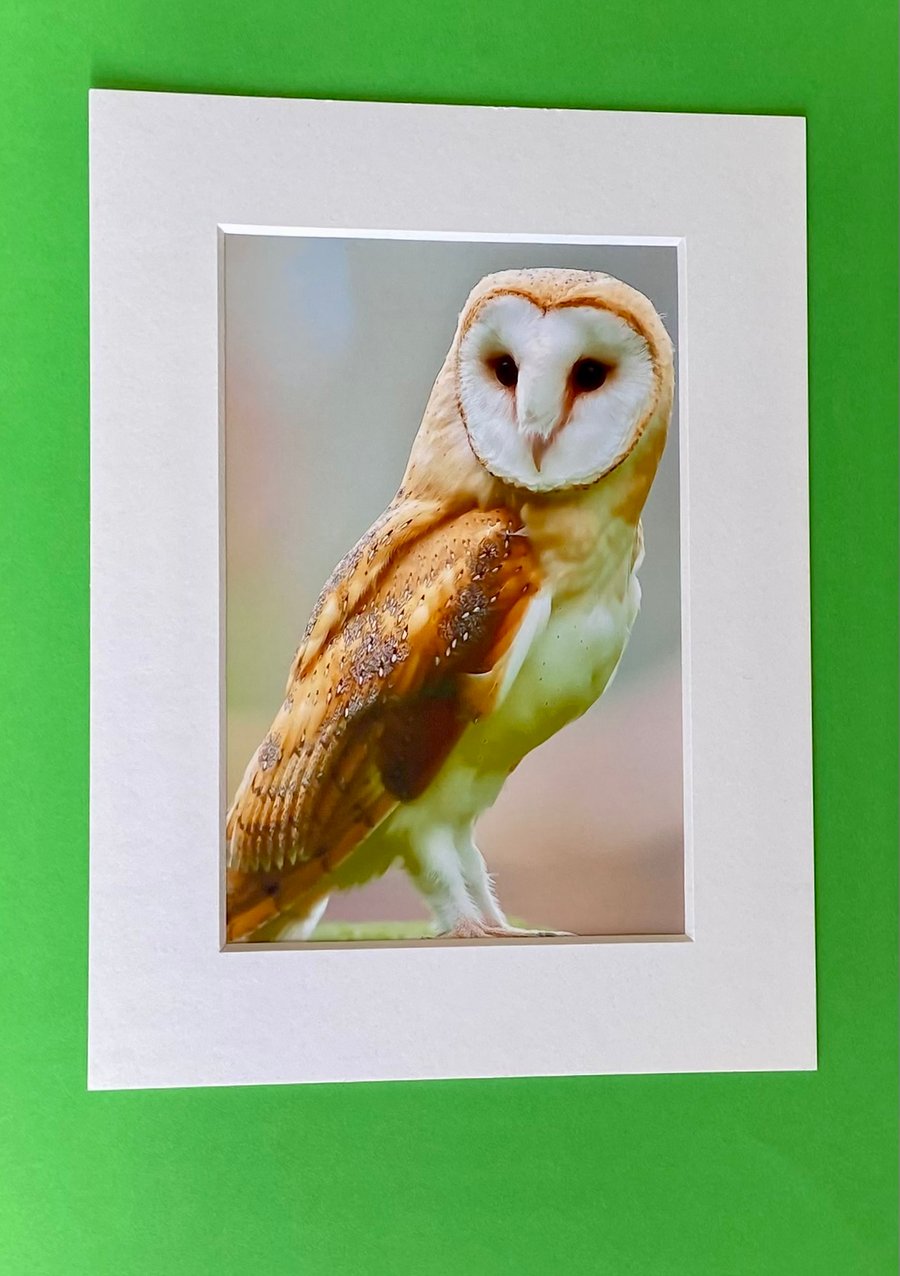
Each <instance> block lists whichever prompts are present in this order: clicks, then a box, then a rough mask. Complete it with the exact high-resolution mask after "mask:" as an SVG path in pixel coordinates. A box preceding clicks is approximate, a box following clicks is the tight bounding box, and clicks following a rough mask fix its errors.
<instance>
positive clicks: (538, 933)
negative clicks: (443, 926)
mask: <svg viewBox="0 0 900 1276" xmlns="http://www.w3.org/2000/svg"><path fill="white" fill-rule="evenodd" d="M437 938H438V939H561V938H573V932H572V931H570V930H529V929H528V928H526V927H524V926H509V925H505V926H489V925H487V924H486V923H485V922H478V921H474V920H473V919H472V918H469V917H466V918H461V919H460V920H459V921H458V922H457V923H456V925H455V926H454V927H453V928H452V930H446V931H442V932H441V933H440V934H439V935H438V936H437Z"/></svg>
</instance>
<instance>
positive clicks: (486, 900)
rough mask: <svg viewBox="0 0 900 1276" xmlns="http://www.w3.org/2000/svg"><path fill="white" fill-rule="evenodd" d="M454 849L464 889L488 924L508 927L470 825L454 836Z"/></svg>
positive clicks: (501, 927)
mask: <svg viewBox="0 0 900 1276" xmlns="http://www.w3.org/2000/svg"><path fill="white" fill-rule="evenodd" d="M456 849H457V852H458V854H459V862H460V866H461V868H462V874H463V880H464V882H465V884H466V890H467V891H468V892H469V895H470V896H471V898H472V901H473V902H474V904H475V906H476V907H477V908H478V910H479V912H480V913H481V916H482V918H483V919H484V921H485V922H486V923H487V925H488V926H492V927H498V928H499V929H501V930H503V929H508V928H509V922H508V921H507V920H506V916H505V914H504V912H503V909H502V908H501V907H500V901H499V900H498V899H497V895H496V892H495V890H494V881H493V878H492V877H491V875H490V873H489V872H488V870H487V865H486V864H485V862H484V856H483V855H482V854H481V851H479V849H478V847H477V846H476V845H475V842H474V841H473V838H472V827H471V825H470V826H469V827H468V828H466V829H463V830H461V831H460V832H459V833H458V834H457V837H456Z"/></svg>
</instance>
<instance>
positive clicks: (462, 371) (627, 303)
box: [226, 269, 674, 942]
mask: <svg viewBox="0 0 900 1276" xmlns="http://www.w3.org/2000/svg"><path fill="white" fill-rule="evenodd" d="M673 384H674V370H673V354H672V345H671V342H670V339H669V336H668V334H667V332H666V330H665V327H664V326H663V323H662V321H661V319H660V317H659V315H658V314H657V313H656V311H655V309H654V307H653V305H652V304H651V303H650V301H649V300H648V299H647V298H646V297H645V296H643V295H642V294H641V293H639V292H637V291H636V290H635V289H634V288H631V287H629V286H628V285H627V284H625V283H622V282H620V281H619V280H617V279H614V278H612V277H611V276H609V275H604V274H600V273H594V272H585V271H578V270H559V269H534V270H513V271H504V272H501V273H499V274H492V275H488V276H487V277H485V278H484V279H482V280H481V281H480V282H479V283H478V284H477V285H476V286H475V287H474V289H473V290H472V292H471V293H470V295H469V297H468V300H467V301H466V304H465V306H464V307H463V310H462V313H461V314H460V317H459V321H458V324H457V328H456V333H455V335H454V338H453V342H452V344H451V346H450V350H449V352H448V354H447V357H446V359H445V361H444V363H443V366H442V367H441V370H440V372H439V373H438V375H437V379H436V380H435V382H434V386H433V389H432V391H431V395H430V397H429V399H428V403H427V406H426V409H425V414H424V417H423V419H422V423H421V425H420V427H419V430H418V433H417V435H416V437H415V440H414V442H413V446H412V450H411V453H410V457H409V462H408V465H407V468H406V472H405V474H404V475H403V478H402V481H401V484H400V488H399V490H398V492H397V494H396V496H395V497H394V499H393V500H392V501H391V503H390V505H389V506H388V508H387V509H386V510H385V512H384V513H383V514H382V515H381V517H380V518H378V519H377V520H376V521H375V523H374V524H373V526H372V527H371V528H370V529H369V531H368V532H366V534H365V535H364V536H363V537H362V539H361V540H360V541H359V543H358V544H357V545H356V546H355V547H354V548H353V549H351V550H350V552H349V553H348V554H347V555H346V556H345V557H344V558H343V559H342V561H341V562H340V563H339V564H338V566H337V567H336V568H335V570H334V572H333V573H332V575H331V578H330V579H329V580H328V582H327V584H326V585H325V587H324V589H323V591H322V594H321V596H320V598H319V600H318V602H317V603H316V606H315V608H314V610H313V613H312V616H311V617H310V620H309V624H308V626H307V628H306V632H305V634H304V636H303V639H302V641H301V643H300V646H299V648H298V650H297V652H296V655H295V657H294V661H293V664H292V666H291V669H290V674H289V676H288V681H287V687H286V691H285V698H284V702H283V704H282V705H281V707H280V709H279V710H278V712H277V713H276V715H275V719H274V721H273V723H272V726H271V728H270V730H269V732H268V733H267V735H266V737H265V739H264V740H263V741H262V743H261V744H260V746H259V748H258V749H257V750H256V752H255V753H254V755H253V757H252V758H251V759H250V762H249V765H248V766H247V769H246V772H245V774H244V776H243V779H242V780H241V782H240V784H239V786H238V789H237V792H236V794H235V797H234V801H233V803H232V805H231V808H230V810H229V812H228V816H227V820H226V857H227V888H226V914H227V921H226V934H227V938H228V940H229V941H231V942H235V941H245V940H250V941H259V940H272V939H304V938H308V937H309V936H310V935H311V934H312V932H313V930H314V929H315V926H316V924H317V922H318V920H319V919H320V917H321V916H322V913H323V911H324V909H325V907H326V904H327V902H328V898H329V896H330V895H331V894H332V893H333V892H334V891H341V890H346V889H348V888H350V887H356V886H360V885H362V884H363V883H365V882H367V881H369V880H371V879H372V878H374V877H376V876H378V875H380V874H383V873H384V872H385V871H386V870H387V869H388V868H389V867H390V866H391V865H392V864H395V863H397V864H399V865H401V866H402V867H403V868H404V869H405V871H406V872H407V873H408V874H409V876H410V878H411V879H412V882H413V883H414V885H415V886H416V887H417V888H418V890H419V891H420V892H421V894H422V896H423V897H424V900H425V901H426V903H427V904H428V906H429V909H430V911H431V913H432V915H433V917H434V924H435V931H436V933H437V934H440V935H443V936H447V937H451V938H459V939H485V938H498V937H504V936H520V935H527V934H549V933H552V932H547V931H540V932H535V931H525V930H521V929H519V928H518V927H516V926H513V925H511V924H510V922H509V921H508V920H507V918H506V916H505V915H504V912H503V910H502V908H501V906H500V903H499V902H498V898H497V895H496V893H495V889H494V884H493V881H492V879H491V877H490V875H489V873H488V870H487V868H486V865H485V861H484V859H483V857H482V855H481V852H480V851H479V849H478V847H477V846H476V844H475V840H474V836H473V830H474V826H475V824H476V822H477V820H478V818H479V816H480V815H481V814H482V812H483V811H485V810H486V809H487V808H488V807H489V806H490V805H491V804H492V803H493V802H494V801H495V800H496V798H497V796H498V794H499V793H500V790H501V789H502V787H503V784H504V782H505V781H506V779H507V777H508V776H509V774H510V772H511V771H512V770H513V769H514V767H515V766H516V765H517V764H518V763H519V762H520V761H521V759H522V758H523V757H524V756H525V755H526V754H527V753H528V752H530V751H531V750H532V749H535V748H536V747H538V746H539V745H540V744H541V743H542V742H543V741H545V740H547V739H548V738H549V737H550V736H551V735H553V734H554V733H555V732H557V731H559V730H560V729H561V728H562V727H564V726H565V725H566V724H567V723H568V722H571V721H572V720H573V719H575V718H577V717H578V716H579V715H581V714H583V713H584V712H585V710H586V709H588V708H589V706H590V705H592V704H593V703H594V701H596V700H597V698H598V697H599V696H600V695H601V694H602V692H603V690H604V688H605V687H607V686H608V684H609V681H610V679H611V678H612V676H613V674H614V672H615V669H616V666H617V665H618V663H619V660H620V658H621V656H622V653H623V651H624V649H625V645H626V643H627V642H628V638H629V635H630V633H631V629H632V626H633V624H634V621H635V618H636V616H637V613H638V608H639V606H640V587H639V584H638V580H637V570H638V567H639V566H640V563H641V559H642V557H643V537H642V532H641V510H642V508H643V506H644V503H645V501H646V499H647V494H648V492H649V491H650V487H651V484H652V483H653V479H654V476H655V474H656V470H657V466H658V464H659V460H660V457H661V454H662V451H663V448H664V445H665V441H666V432H667V428H668V424H669V419H670V416H671V411H672V400H673ZM547 849H548V854H552V847H548V848H547Z"/></svg>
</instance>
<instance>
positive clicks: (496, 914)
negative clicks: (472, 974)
mask: <svg viewBox="0 0 900 1276" xmlns="http://www.w3.org/2000/svg"><path fill="white" fill-rule="evenodd" d="M457 849H458V851H459V859H460V864H461V865H462V871H463V878H464V879H465V883H466V889H467V890H468V892H469V895H470V896H471V897H472V899H473V901H474V902H475V904H476V906H477V907H478V909H479V911H480V913H481V915H482V917H483V919H484V930H485V932H486V934H487V935H489V936H490V937H491V938H503V937H504V936H510V937H515V936H516V935H518V936H526V937H528V936H531V937H532V938H539V937H547V936H551V935H568V934H569V932H568V931H565V930H528V929H526V928H525V927H522V926H513V925H511V923H510V922H508V921H507V919H506V915H505V913H504V912H503V909H502V908H501V907H500V903H499V900H498V899H497V894H496V891H495V890H494V881H493V878H492V877H491V875H490V873H489V872H488V870H487V865H486V864H485V862H484V856H483V855H482V854H481V851H479V849H478V847H477V846H476V845H475V842H474V839H473V836H472V826H471V825H469V827H468V828H466V829H464V830H461V831H460V833H459V835H458V837H457Z"/></svg>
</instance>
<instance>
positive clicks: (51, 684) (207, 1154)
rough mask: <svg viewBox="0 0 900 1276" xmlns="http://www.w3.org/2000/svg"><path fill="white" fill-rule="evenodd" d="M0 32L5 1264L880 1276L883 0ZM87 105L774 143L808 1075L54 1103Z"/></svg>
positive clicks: (1, 1212) (78, 1065) (382, 7)
mask: <svg viewBox="0 0 900 1276" xmlns="http://www.w3.org/2000/svg"><path fill="white" fill-rule="evenodd" d="M0 19H2V26H0V95H2V106H0V120H2V126H3V138H2V146H0V207H2V210H3V212H2V217H3V227H2V236H0V263H2V265H0V378H2V386H0V419H2V425H3V446H2V459H0V484H2V491H0V520H2V530H0V545H2V554H3V563H2V572H0V580H2V588H3V591H4V595H5V596H4V599H3V603H2V607H0V628H2V647H0V662H2V668H3V674H4V690H3V695H2V697H0V715H2V719H0V721H2V726H0V732H2V742H3V764H4V768H3V778H4V783H3V798H4V800H3V804H2V820H0V850H2V881H0V901H2V902H0V912H2V921H0V979H2V999H3V1009H4V1019H3V1029H2V1047H0V1049H2V1078H3V1086H4V1091H3V1094H2V1098H0V1123H2V1132H0V1157H2V1165H3V1168H2V1184H0V1271H2V1272H3V1273H10V1274H11V1276H20V1274H21V1276H38V1274H39V1273H65V1274H66V1276H69V1274H71V1276H80V1274H81V1273H92V1274H99V1276H107V1274H109V1276H111V1274H113V1273H115V1274H116V1276H118V1274H120V1273H121V1274H123V1276H132V1273H148V1274H149V1273H152V1274H153V1276H168V1274H169V1273H190V1274H193V1273H207V1272H208V1273H210V1274H212V1273H217V1274H218V1273H225V1274H228V1276H231V1274H232V1273H239V1272H248V1271H249V1272H255V1271H258V1272H297V1273H302V1274H303V1276H306V1274H307V1273H316V1274H318V1273H322V1274H323V1276H325V1274H326V1273H327V1274H329V1276H369V1274H370V1273H371V1274H380V1273H386V1274H390V1276H406V1274H407V1273H441V1274H443V1273H448V1274H449V1273H469V1272H471V1273H507V1272H509V1273H512V1272H517V1273H557V1272H558V1273H560V1274H562V1273H567V1274H568V1273H575V1274H577V1276H580V1274H582V1273H585V1274H588V1273H590V1274H593V1273H610V1274H612V1276H630V1274H631V1273H636V1274H639V1276H668V1274H670V1273H672V1274H678V1276H681V1274H682V1273H685V1274H687V1273H692V1274H693V1273H704V1274H705V1273H711V1274H715V1276H738V1274H743V1273H754V1274H759V1276H780V1274H781V1273H784V1274H785V1276H788V1274H789V1276H803V1274H805V1273H816V1274H817V1276H819V1274H822V1273H826V1274H831V1273H835V1276H855V1274H857V1273H859V1276H881V1274H882V1273H888V1272H891V1273H893V1272H894V1271H895V1270H896V1249H895V1239H896V1238H895V1231H894V1225H893V1222H892V1216H893V1214H894V1211H895V1208H896V1192H897V1181H896V1170H895V1161H896V1136H897V1128H896V1115H895V1109H896V1104H895V1100H896V1063H897V1057H896V1042H897V1017H896V1001H895V981H896V916H897V908H896V901H897V875H896V829H897V809H896V798H895V783H896V764H897V736H896V705H897V695H896V692H897V677H896V649H897V646H896V640H897V629H896V624H897V622H896V615H897V612H896V581H897V572H896V568H897V553H896V551H897V523H896V495H895V483H896V473H897V454H896V406H897V399H896V355H897V304H896V286H897V251H896V250H897V149H896V147H897V124H896V118H897V117H896V100H897V81H896V49H897V28H896V8H895V3H894V0H866V3H865V4H862V5H858V6H854V7H852V8H851V7H850V6H848V5H847V4H846V2H845V0H844V2H842V3H837V0H820V2H819V3H818V4H816V5H811V4H810V3H809V0H741V2H740V3H724V2H722V0H720V2H719V3H705V2H704V0H682V2H681V3H680V4H671V3H670V4H666V3H664V2H663V0H655V2H654V3H648V2H646V0H643V2H639V3H629V2H628V0H619V3H617V4H612V3H610V2H609V0H601V2H599V3H586V2H585V0H552V2H550V3H547V2H546V0H518V2H515V0H489V2H488V3H482V4H473V3H465V2H462V3H450V0H438V2H436V3H432V4H428V3H423V2H422V0H418V3H413V2H412V0H384V2H383V3H372V2H371V0H334V2H331V3H324V2H323V3H320V4H316V5H311V4H309V3H307V2H306V0H252V2H250V0H246V2H245V3H236V2H235V0H220V2H219V3H212V2H211V0H66V2H65V3H47V2H46V0H0ZM91 85H97V86H103V87H115V88H153V89H157V88H168V89H175V90H185V89H191V90H201V91H212V92H215V91H219V92H248V93H268V94H296V95H309V96H320V97H321V96H335V97H353V98H367V97H376V98H386V99H401V100H414V101H448V102H471V103H481V102H495V103H509V104H526V105H548V106H578V107H620V108H622V107H624V108H641V109H643V108H652V109H662V110H670V109H677V110H695V111H737V112H756V111H763V112H775V113H778V112H786V113H800V114H805V115H806V116H807V117H808V121H809V210H810V213H809V217H810V302H811V308H810V318H811V325H810V336H811V347H810V361H811V387H810V388H811V483H812V570H813V582H812V588H813V659H814V711H815V744H816V756H815V785H816V838H817V909H818V970H819V1015H820V1047H821V1065H820V1069H819V1071H818V1073H814V1074H797V1075H764V1074H761V1075H738V1076H676V1077H612V1078H578V1079H566V1080H523V1081H502V1082H499V1081H498V1082H490V1081H488V1082H486V1081H477V1082H453V1083H441V1084H431V1083H429V1084H407V1085H358V1086H347V1087H341V1086H324V1087H311V1088H305V1089H304V1088H302V1087H295V1088H287V1087H285V1088H259V1089H246V1090H219V1091H212V1090H206V1091H201V1090H197V1091H176V1092H172V1091H169V1092H147V1093H121V1094H87V1093H86V1091H85V1085H84V1076H85V1002H86V941H87V814H88V799H87V777H88V754H87V730H88V370H87V369H88V313H87V310H88V253H87V233H88V227H87V168H86V144H87V138H86V109H87V90H88V87H89V86H91ZM760 374H761V375H765V370H764V369H761V370H760ZM460 1031H465V1025H464V1024H461V1025H460Z"/></svg>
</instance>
